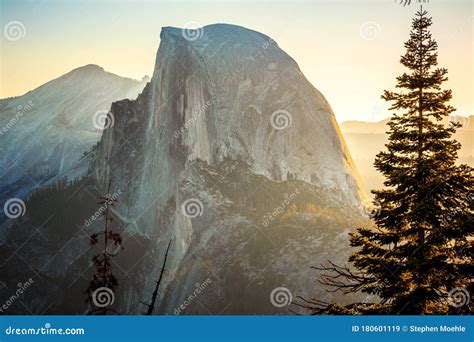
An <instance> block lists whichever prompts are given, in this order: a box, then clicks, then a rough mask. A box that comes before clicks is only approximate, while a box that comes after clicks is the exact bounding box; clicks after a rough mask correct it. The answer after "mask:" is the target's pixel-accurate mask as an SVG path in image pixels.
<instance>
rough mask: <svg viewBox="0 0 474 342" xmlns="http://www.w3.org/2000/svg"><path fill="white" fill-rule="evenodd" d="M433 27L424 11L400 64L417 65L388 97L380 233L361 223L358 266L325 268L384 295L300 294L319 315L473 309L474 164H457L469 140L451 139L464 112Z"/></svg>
mask: <svg viewBox="0 0 474 342" xmlns="http://www.w3.org/2000/svg"><path fill="white" fill-rule="evenodd" d="M431 24H432V19H431V18H430V17H428V16H427V12H426V11H424V10H423V9H422V8H421V9H420V10H419V11H418V12H417V13H416V15H415V18H414V19H413V22H412V31H411V33H410V39H409V40H408V41H407V42H406V43H405V48H406V53H405V55H404V56H402V57H401V61H400V62H401V64H402V65H403V66H405V67H406V68H407V69H408V71H407V72H405V73H403V75H401V76H399V77H397V88H399V89H401V90H402V91H401V92H392V91H385V92H384V94H383V96H382V98H383V99H385V100H386V101H390V102H392V106H391V108H390V110H393V111H395V114H394V115H393V116H392V118H391V120H390V122H389V127H390V130H389V132H388V134H389V142H388V144H387V145H386V147H387V151H383V152H380V153H379V154H378V155H377V157H376V160H375V167H376V168H377V169H378V170H379V171H380V172H381V173H382V174H383V175H384V176H385V178H386V180H385V182H384V185H385V186H386V188H385V189H383V190H376V191H372V193H373V194H374V195H375V201H376V202H377V204H378V205H379V207H380V208H381V210H380V212H379V214H378V215H377V216H375V218H374V221H375V226H376V227H375V229H369V228H359V229H358V230H357V232H356V233H354V234H351V236H350V242H351V246H352V247H355V248H357V249H358V250H357V252H355V253H353V254H352V255H351V256H350V258H349V261H350V262H352V263H353V265H354V266H355V269H356V270H353V269H351V268H348V267H346V266H338V265H335V264H333V263H330V264H329V265H328V266H321V267H316V269H318V270H323V271H324V272H325V274H324V275H323V276H322V278H321V280H320V282H321V283H322V284H324V285H327V286H329V291H341V292H343V293H346V294H348V293H355V292H363V293H366V294H367V295H368V296H369V297H371V298H373V299H375V298H378V299H379V300H378V301H374V300H371V301H370V303H369V302H368V301H367V302H365V301H362V302H357V303H352V304H350V305H340V304H337V303H334V302H332V303H327V302H322V301H318V300H314V299H312V300H307V299H304V298H301V297H300V298H301V299H302V300H303V302H302V303H299V304H297V305H300V306H302V307H304V308H307V309H310V310H311V311H312V312H313V313H314V314H381V313H387V314H414V315H416V314H447V313H457V314H462V313H468V312H472V309H471V307H470V306H469V296H470V295H472V290H473V279H474V272H473V268H474V266H473V252H474V249H473V241H474V239H473V222H472V217H473V201H472V190H473V184H474V183H473V177H472V168H470V167H468V166H466V165H456V164H455V162H456V159H457V151H458V150H459V148H460V144H459V143H458V142H457V141H455V140H454V139H452V138H451V136H452V134H453V133H455V131H456V129H457V128H458V127H459V126H460V125H459V124H456V123H452V124H451V125H450V126H449V127H446V126H444V125H443V124H442V123H441V120H442V119H443V118H444V117H446V116H448V115H449V114H450V113H452V112H453V111H454V108H453V107H452V106H450V105H449V104H448V101H449V100H450V99H451V97H452V92H451V90H442V89H441V86H442V84H443V83H444V82H445V81H446V80H447V69H445V68H437V64H438V63H437V57H438V54H437V48H438V46H437V43H436V42H435V41H434V40H433V39H432V37H431V33H430V32H429V27H430V26H431ZM456 291H457V293H456ZM371 302H374V303H371Z"/></svg>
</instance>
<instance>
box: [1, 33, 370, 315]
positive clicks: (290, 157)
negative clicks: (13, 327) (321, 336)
mask: <svg viewBox="0 0 474 342" xmlns="http://www.w3.org/2000/svg"><path fill="white" fill-rule="evenodd" d="M94 108H95V107H94ZM111 112H112V113H113V114H114V118H115V124H114V125H113V126H112V127H110V128H108V129H106V130H105V131H104V133H103V134H102V137H101V139H100V143H99V144H98V146H97V148H95V149H94V150H93V153H91V155H92V157H91V158H90V159H92V162H91V173H90V174H88V175H87V176H86V177H84V178H83V179H81V181H79V182H78V183H77V182H76V183H72V184H71V183H69V184H59V185H57V186H55V187H52V188H48V189H46V190H44V191H41V192H38V193H37V194H35V195H34V196H32V197H31V198H30V200H29V201H28V203H27V208H28V211H27V214H26V215H25V217H22V218H20V219H19V220H17V221H15V225H14V227H13V228H12V229H10V232H11V233H10V235H9V236H8V237H7V241H8V242H9V245H8V246H4V248H0V260H2V258H3V259H7V258H10V259H9V262H8V264H5V265H6V266H4V267H3V268H1V267H0V272H2V273H3V274H6V277H7V279H9V284H8V285H9V286H15V284H16V283H17V282H19V281H21V280H22V279H28V277H30V276H31V274H32V270H34V271H33V272H34V274H33V276H34V277H35V287H34V290H32V291H31V292H29V293H28V294H27V296H28V297H27V298H22V303H23V304H24V305H27V306H28V307H30V308H32V310H34V312H35V313H47V314H53V313H62V314H64V313H81V312H84V311H85V310H86V309H87V305H86V304H85V303H84V299H85V296H84V290H85V288H87V285H88V282H89V280H90V279H91V277H92V272H93V271H92V269H91V259H92V255H93V251H91V248H90V246H89V239H88V234H91V233H92V232H97V231H99V230H100V229H101V228H102V219H97V220H92V222H91V223H90V224H87V225H86V224H85V222H86V220H88V219H89V218H91V217H95V216H94V212H96V211H97V210H98V209H97V207H98V205H97V197H98V196H99V195H100V194H105V193H106V192H107V188H108V187H109V184H110V194H117V202H116V203H115V204H114V206H113V207H112V208H111V216H113V219H114V221H113V222H112V223H111V224H110V227H111V229H113V230H114V231H118V232H120V233H121V234H122V237H123V241H124V249H123V251H120V252H119V253H118V255H117V257H116V258H114V260H113V265H114V266H113V267H114V273H115V274H116V276H117V278H118V283H119V286H118V288H117V289H116V292H115V293H114V296H115V301H114V304H113V305H114V308H115V309H117V310H118V311H120V312H122V313H127V314H139V313H140V312H141V311H143V310H142V309H143V308H144V307H143V305H142V304H140V301H149V298H150V296H151V293H152V292H153V289H154V287H155V281H156V280H157V277H158V275H159V274H160V269H161V265H162V264H161V263H162V258H163V253H164V250H165V248H166V246H167V245H168V242H169V241H170V240H171V241H172V244H171V248H170V255H169V259H168V263H167V267H166V272H165V273H164V278H163V283H162V286H161V287H160V291H159V293H158V301H157V303H158V305H157V307H156V312H157V313H158V314H163V313H164V314H176V312H178V313H182V314H288V313H289V311H288V304H289V303H290V302H291V298H290V297H291V296H294V298H295V297H296V296H298V295H303V296H305V297H308V298H309V297H312V296H317V297H318V298H320V299H323V300H330V299H331V298H338V299H340V300H343V299H342V296H340V295H339V294H328V293H327V292H326V291H325V288H324V287H323V286H322V285H320V284H318V283H317V282H316V272H313V271H312V270H311V266H315V265H318V264H319V263H322V262H326V261H327V260H328V259H329V260H333V261H335V262H344V261H346V260H347V257H348V254H349V251H350V247H349V241H348V233H349V232H351V231H353V230H354V229H355V228H356V227H357V226H359V225H361V224H364V223H367V213H365V212H364V209H365V208H363V207H362V206H361V202H362V203H363V201H364V199H365V193H364V191H363V189H362V186H361V183H360V179H359V176H358V173H357V170H356V168H355V167H354V164H353V162H352V158H351V156H350V154H349V151H348V149H347V147H346V145H345V143H344V139H343V137H342V135H341V133H340V131H339V127H338V125H337V122H336V120H335V118H334V114H333V112H332V110H331V107H330V105H329V104H328V102H327V101H326V99H325V98H324V96H323V95H322V94H321V93H320V92H319V91H318V90H317V89H315V88H314V87H313V86H312V85H311V83H310V82H309V81H308V80H307V79H306V78H305V76H304V75H303V73H302V72H301V70H300V69H299V67H298V65H297V63H296V62H295V61H294V60H293V59H292V58H291V57H290V56H289V55H288V54H286V53H285V52H284V51H283V50H282V49H280V47H279V46H278V45H277V44H276V43H275V42H274V41H273V40H272V39H271V38H270V37H268V36H266V35H264V34H261V33H259V32H256V31H252V30H249V29H246V28H243V27H239V26H235V25H226V24H216V25H210V26H206V27H204V28H200V29H198V30H191V31H190V32H187V31H186V30H182V29H178V28H172V27H165V28H163V29H162V32H161V43H160V47H159V50H158V53H157V57H156V64H155V70H154V74H153V77H152V80H151V82H150V83H148V84H147V86H146V87H145V89H144V90H143V92H142V93H141V94H140V95H139V96H138V98H137V99H136V100H121V101H117V102H114V103H113V104H112V107H111ZM56 203H61V205H59V206H55V204H56ZM45 220H48V224H47V225H46V226H45V227H44V228H42V229H41V234H34V235H33V236H32V237H31V238H27V237H29V236H30V235H29V234H31V232H36V230H35V229H34V228H35V227H36V226H39V225H40V223H41V222H44V221H45ZM87 222H88V221H87ZM26 239H28V240H27V242H24V241H25V240H26ZM23 243H25V244H24V245H23ZM65 245H67V246H65ZM19 247H21V249H22V250H21V252H20V253H14V254H13V255H12V252H13V251H15V250H16V249H17V248H19ZM24 260H25V261H27V262H28V265H29V267H28V268H26V267H23V266H22V265H23V264H24V262H25V261H24ZM19 270H21V271H19ZM203 284H206V286H204V287H203ZM44 289H51V290H50V291H48V292H45V291H44ZM282 289H283V292H281V291H282ZM196 291H199V292H198V294H196ZM285 296H286V297H287V298H286V301H287V302H286V303H285V298H284V297H285ZM331 296H336V297H331ZM1 298H2V297H1V296H0V300H1ZM190 298H191V299H190ZM282 301H283V304H282ZM11 310H12V312H16V313H22V312H24V311H25V308H24V306H21V305H19V304H18V305H17V306H15V307H14V308H12V309H11Z"/></svg>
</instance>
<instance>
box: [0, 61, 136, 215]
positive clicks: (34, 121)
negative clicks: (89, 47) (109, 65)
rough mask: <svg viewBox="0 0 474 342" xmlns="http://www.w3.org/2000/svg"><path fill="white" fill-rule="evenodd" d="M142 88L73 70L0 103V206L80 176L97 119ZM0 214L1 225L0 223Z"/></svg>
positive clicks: (99, 72) (89, 68) (90, 69)
mask: <svg viewBox="0 0 474 342" xmlns="http://www.w3.org/2000/svg"><path fill="white" fill-rule="evenodd" d="M144 86H145V83H144V82H140V81H135V80H132V79H127V78H123V77H119V76H117V75H114V74H111V73H108V72H105V71H104V69H102V68H101V67H99V66H97V65H86V66H84V67H80V68H77V69H75V70H73V71H71V72H69V73H67V74H65V75H63V76H61V77H59V78H57V79H55V80H52V81H50V82H48V83H46V84H44V85H42V86H40V87H38V88H36V89H34V90H32V91H30V92H28V93H26V94H25V95H23V96H19V97H15V98H9V99H3V100H0V170H1V175H0V204H1V205H2V207H3V203H4V202H5V201H6V200H7V199H8V198H11V197H18V198H22V199H23V200H25V199H26V196H27V195H28V193H29V192H30V191H31V190H33V189H37V188H39V187H41V186H44V185H46V184H49V183H51V182H54V181H55V180H57V179H58V177H64V176H68V177H69V178H70V179H74V178H76V177H80V176H82V175H84V174H85V171H86V170H87V168H88V166H89V165H88V164H87V163H85V162H80V161H79V159H80V158H81V157H82V156H83V154H84V153H85V152H88V151H89V150H90V149H91V148H92V146H93V145H94V144H95V143H97V141H98V140H99V139H100V136H101V133H102V130H101V129H100V128H101V126H100V124H103V122H101V115H102V116H103V114H105V113H107V111H108V110H109V109H110V105H111V103H112V102H113V101H117V100H120V99H124V98H131V99H132V98H136V96H137V95H138V94H139V92H140V91H142V90H143V87H144ZM4 218H5V217H3V211H1V212H0V222H1V221H2V220H3V219H4Z"/></svg>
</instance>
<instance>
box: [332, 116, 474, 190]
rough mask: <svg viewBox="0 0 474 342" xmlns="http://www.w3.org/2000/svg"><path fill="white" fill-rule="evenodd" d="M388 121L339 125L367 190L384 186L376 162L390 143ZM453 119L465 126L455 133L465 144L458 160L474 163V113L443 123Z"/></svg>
mask: <svg viewBox="0 0 474 342" xmlns="http://www.w3.org/2000/svg"><path fill="white" fill-rule="evenodd" d="M388 121H389V120H388V119H385V120H382V121H379V122H365V121H345V122H343V123H342V124H341V126H340V127H341V131H342V134H343V135H344V138H345V140H346V143H347V145H348V147H349V150H350V152H351V155H352V157H353V158H354V162H355V164H356V166H357V169H358V170H359V173H360V175H361V177H362V180H363V182H364V186H365V189H366V191H367V192H369V191H370V190H371V189H378V188H381V187H382V186H383V184H382V183H383V181H384V178H383V176H382V175H381V174H380V173H379V172H378V171H377V170H375V168H374V167H373V163H374V160H375V155H376V154H377V153H379V152H380V151H382V150H383V149H384V145H385V144H386V143H387V142H388V140H387V134H386V132H387V131H388V126H387V122H388ZM450 121H453V122H459V123H461V124H462V125H463V126H462V128H460V129H458V131H457V132H456V134H455V135H454V138H455V139H456V140H457V141H459V142H460V143H461V145H462V148H461V150H460V151H459V162H460V163H463V164H468V165H471V166H474V163H473V160H474V132H473V131H474V115H471V116H459V115H456V116H451V117H449V118H445V120H444V123H445V124H446V125H448V124H449V122H450Z"/></svg>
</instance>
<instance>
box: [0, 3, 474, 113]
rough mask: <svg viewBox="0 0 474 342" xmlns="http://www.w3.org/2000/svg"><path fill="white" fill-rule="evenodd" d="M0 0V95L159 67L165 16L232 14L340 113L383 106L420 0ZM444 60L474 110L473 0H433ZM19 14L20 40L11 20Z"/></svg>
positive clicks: (177, 20)
mask: <svg viewBox="0 0 474 342" xmlns="http://www.w3.org/2000/svg"><path fill="white" fill-rule="evenodd" d="M0 2H1V4H2V5H1V26H2V35H1V39H2V40H1V46H0V47H1V54H0V58H1V63H0V65H1V69H0V77H1V83H0V98H4V97H9V96H16V95H21V94H23V93H25V92H27V91H28V90H31V89H34V88H35V87H37V86H39V85H41V84H43V83H45V82H47V81H49V80H51V79H53V78H56V77H58V76H60V75H62V74H64V73H66V72H68V71H70V70H72V69H74V68H77V67H79V66H82V65H85V64H98V65H100V66H102V67H103V68H104V69H105V70H107V71H110V72H113V73H116V74H118V75H121V76H128V77H133V78H141V77H142V76H144V75H150V76H151V73H152V71H153V66H154V59H155V54H156V50H157V48H158V45H159V43H160V39H159V34H160V29H161V27H163V26H176V27H183V26H185V25H186V24H188V23H190V22H195V23H198V24H201V25H207V24H212V23H219V22H220V23H231V24H238V25H242V26H245V27H248V28H251V29H254V30H257V31H260V32H262V33H265V34H267V35H269V36H270V37H272V38H273V39H274V40H275V41H276V42H277V43H278V44H279V46H280V47H281V48H283V49H284V50H285V51H286V52H287V53H288V54H290V55H291V56H292V57H293V58H294V59H295V60H296V62H297V63H298V64H299V66H300V68H301V69H302V71H303V73H304V74H305V75H306V77H307V78H308V79H309V80H310V81H311V82H312V83H313V85H314V86H315V87H316V88H318V89H319V90H320V91H321V92H322V93H323V94H324V95H325V96H326V98H327V99H328V101H329V103H330V104H331V106H332V108H333V110H334V112H335V115H336V117H337V119H338V121H340V122H341V121H344V120H349V119H350V120H369V121H376V120H380V119H382V118H384V117H386V116H387V112H386V105H385V103H384V102H383V101H381V100H380V95H381V94H382V92H383V89H392V88H393V87H394V85H395V76H397V75H398V74H400V73H401V72H402V70H403V69H402V68H401V66H400V65H399V57H400V55H401V54H402V53H403V51H404V49H403V43H404V42H405V41H406V40H407V38H408V33H409V30H410V22H411V18H412V16H413V14H414V12H415V11H416V9H418V8H419V4H418V3H417V0H412V4H411V6H407V7H403V6H401V5H399V4H398V0H373V1H354V0H345V1H322V0H319V1H317V0H314V1H277V2H272V1H220V2H204V1H172V2H165V1H90V0H89V1H67V0H63V1H49V0H25V1H10V0H8V1H7V0H0ZM424 6H425V8H426V9H428V11H429V13H430V14H431V15H432V16H433V20H434V25H433V27H432V32H433V35H434V38H435V39H436V40H437V41H438V44H439V62H440V65H441V66H444V67H447V68H448V69H449V77H450V80H449V83H448V85H449V87H451V88H452V89H453V91H454V99H453V101H452V103H453V105H454V106H455V107H456V108H457V109H458V110H459V111H460V112H461V113H464V114H468V113H469V114H472V113H474V110H473V107H474V106H473V98H474V96H473V95H474V94H473V93H474V89H473V79H474V73H473V57H474V56H473V23H474V16H473V15H474V13H473V1H472V0H457V1H456V0H449V1H446V0H445V1H441V0H430V1H429V3H427V4H424ZM12 21H18V22H20V23H21V25H23V27H24V30H23V28H22V27H21V26H20V31H22V32H21V33H24V36H23V35H21V37H20V39H18V40H8V39H6V32H5V31H6V27H7V25H8V24H9V23H10V22H12Z"/></svg>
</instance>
